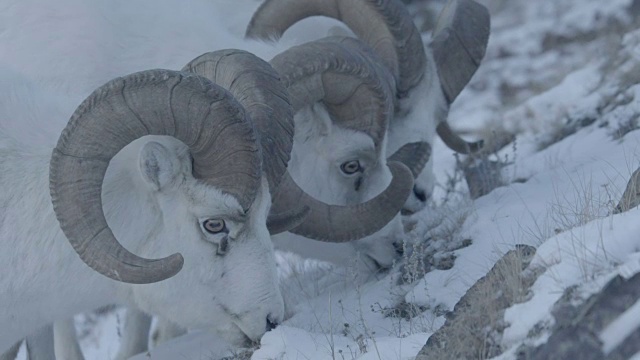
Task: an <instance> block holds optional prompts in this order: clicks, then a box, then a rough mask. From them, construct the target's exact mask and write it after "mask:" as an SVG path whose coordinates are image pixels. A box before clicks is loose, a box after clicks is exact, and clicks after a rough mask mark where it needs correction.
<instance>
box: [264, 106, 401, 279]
mask: <svg viewBox="0 0 640 360" xmlns="http://www.w3.org/2000/svg"><path fill="white" fill-rule="evenodd" d="M295 123H296V132H295V136H294V142H293V151H292V152H291V161H290V163H289V172H290V173H291V176H292V177H293V178H294V179H295V181H296V182H297V183H298V184H300V186H301V187H302V188H303V189H304V190H305V191H306V192H307V193H309V194H311V195H312V196H314V197H315V198H317V199H320V200H322V201H324V202H327V203H332V204H336V205H353V204H359V203H362V202H365V201H368V200H370V199H372V198H373V197H375V196H376V195H378V194H379V193H381V192H382V191H383V190H384V189H385V188H386V187H387V186H388V185H389V183H390V182H391V178H392V175H391V172H390V170H389V168H388V167H387V165H386V157H385V155H384V154H385V152H384V149H383V148H384V146H380V147H381V148H382V149H380V148H379V149H376V147H375V146H374V141H373V139H372V138H371V137H370V136H368V135H366V134H365V133H363V132H359V131H353V130H349V129H345V128H342V127H340V126H339V125H337V124H335V122H333V121H332V120H331V118H330V117H329V114H328V113H327V111H326V108H325V107H324V106H323V105H322V104H320V103H316V104H315V105H313V106H311V107H310V106H306V107H304V108H302V109H301V110H300V111H298V113H297V114H296V116H295ZM292 236H294V235H292V234H287V235H285V236H277V237H275V242H276V245H277V246H282V245H285V246H283V247H286V249H287V250H293V251H296V252H300V253H302V254H303V255H308V256H311V257H314V258H320V259H322V260H328V261H332V262H334V263H347V262H349V261H352V260H353V258H354V256H353V255H354V251H357V252H359V253H360V255H363V257H364V260H365V265H367V266H368V267H370V266H374V268H376V267H389V266H391V265H392V264H393V261H394V259H395V258H396V257H397V251H396V247H397V245H398V244H400V245H401V244H402V240H403V237H404V233H403V230H402V225H401V219H400V215H399V214H398V215H396V217H395V218H394V219H393V220H392V221H390V222H389V223H388V224H387V225H386V226H385V227H384V228H382V229H381V230H379V231H378V232H376V233H374V234H372V235H370V236H367V237H365V238H363V239H360V240H356V241H352V242H350V243H342V244H328V243H319V242H315V241H311V240H302V239H300V238H298V239H296V240H293V239H290V238H291V237H292Z"/></svg>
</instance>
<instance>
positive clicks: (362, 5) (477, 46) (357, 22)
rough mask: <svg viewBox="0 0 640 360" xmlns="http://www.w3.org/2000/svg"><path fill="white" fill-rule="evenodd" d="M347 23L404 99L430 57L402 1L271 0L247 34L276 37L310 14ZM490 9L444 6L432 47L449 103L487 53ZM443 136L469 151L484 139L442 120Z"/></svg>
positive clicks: (460, 0) (458, 0)
mask: <svg viewBox="0 0 640 360" xmlns="http://www.w3.org/2000/svg"><path fill="white" fill-rule="evenodd" d="M316 15H321V16H328V17H332V18H334V19H337V20H340V21H342V22H344V23H345V24H346V25H347V26H349V28H350V29H351V30H352V31H353V32H354V33H355V34H356V35H357V36H358V37H359V38H360V39H362V40H363V41H364V42H365V43H367V44H368V45H369V46H371V47H372V48H374V49H375V51H376V53H377V54H378V55H380V56H381V57H382V59H383V61H384V63H385V64H386V65H387V66H388V67H389V69H391V71H392V72H393V74H394V77H395V79H396V96H397V97H398V98H403V97H405V96H407V94H409V92H410V91H411V90H412V89H413V88H414V87H415V86H416V85H417V84H418V83H419V82H420V80H421V79H422V78H423V77H424V76H425V71H426V64H427V57H426V54H425V51H424V46H423V44H422V39H421V37H420V33H419V31H418V29H417V28H416V26H415V24H414V23H413V20H412V19H411V16H410V14H409V13H408V12H407V10H406V9H405V7H404V5H403V4H402V3H401V2H400V1H399V0H342V1H339V0H328V1H325V0H304V1H301V0H266V1H265V2H264V3H263V4H262V5H261V6H260V7H259V8H258V10H257V11H256V12H255V14H254V15H253V18H252V19H251V22H250V23H249V26H248V28H247V32H246V36H247V37H250V38H260V39H265V40H266V39H277V38H279V37H280V36H282V34H283V33H284V32H285V31H286V30H287V29H288V28H289V27H290V26H291V25H293V24H295V23H296V22H298V21H300V20H302V19H304V18H306V17H310V16H316ZM489 22H490V18H489V12H488V11H487V9H486V8H485V7H484V6H482V5H480V4H478V3H476V2H475V1H473V0H450V1H449V3H448V4H447V5H446V7H445V9H444V10H443V12H442V14H441V16H440V18H439V21H438V24H437V26H436V29H435V30H434V39H433V42H432V43H431V45H430V47H431V48H432V50H433V55H434V60H435V65H436V68H437V72H438V78H439V79H440V82H441V86H442V90H443V92H444V94H445V97H446V99H447V102H448V104H451V103H452V102H453V100H455V98H456V97H457V96H458V94H459V93H460V91H462V89H463V88H464V87H465V86H466V85H467V84H468V83H469V81H470V80H471V77H472V76H473V74H474V73H475V71H476V70H477V68H478V66H479V65H480V61H481V60H482V58H483V57H484V53H485V50H486V47H487V42H488V38H489ZM439 121H440V124H439V126H438V135H439V136H440V137H441V138H442V140H443V141H444V143H445V144H446V145H447V146H449V147H450V148H451V149H452V150H454V151H457V152H461V153H464V154H469V153H471V152H475V151H478V150H479V149H480V148H482V142H475V143H474V142H466V141H465V140H464V139H462V138H461V137H460V136H458V135H457V134H455V133H454V132H452V131H451V128H450V127H449V125H448V124H447V123H446V121H447V119H446V117H443V118H442V119H439Z"/></svg>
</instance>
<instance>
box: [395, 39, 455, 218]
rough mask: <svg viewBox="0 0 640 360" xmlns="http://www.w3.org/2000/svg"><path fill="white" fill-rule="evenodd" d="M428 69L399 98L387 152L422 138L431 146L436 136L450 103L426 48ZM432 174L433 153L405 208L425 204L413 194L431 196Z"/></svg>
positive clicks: (416, 180) (433, 176)
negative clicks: (410, 89) (437, 128)
mask: <svg viewBox="0 0 640 360" xmlns="http://www.w3.org/2000/svg"><path fill="white" fill-rule="evenodd" d="M426 51H427V68H426V69H425V75H424V77H423V78H422V81H420V83H419V84H418V85H417V86H416V87H415V88H414V89H413V90H412V91H411V92H410V93H409V96H407V98H405V99H402V100H401V101H400V106H399V107H400V111H398V112H396V116H395V117H394V118H393V120H391V122H390V124H389V132H388V134H389V135H388V136H389V143H388V146H387V155H391V154H393V153H394V152H395V151H396V150H398V149H399V148H400V147H402V146H403V145H404V144H407V143H411V142H417V141H424V142H427V143H429V144H430V145H431V146H432V148H433V144H434V140H435V136H436V127H437V125H438V124H439V123H440V122H442V121H445V120H446V115H447V113H448V109H449V105H448V104H447V101H446V99H445V96H444V93H443V92H442V87H441V86H440V80H439V79H438V73H437V69H436V66H435V62H434V61H433V58H432V56H431V53H430V49H429V48H427V49H426ZM435 183H436V180H435V175H434V174H433V156H431V157H430V158H429V161H428V162H427V164H426V165H425V167H424V169H423V170H422V172H421V173H420V174H419V175H418V177H417V178H416V179H414V193H412V194H411V195H410V196H409V198H408V199H407V202H406V203H405V206H404V209H405V210H409V211H411V212H417V211H418V210H420V209H422V208H423V207H424V206H425V205H426V204H425V202H424V201H422V200H420V199H418V198H417V196H416V192H419V191H421V192H423V193H424V194H425V195H426V198H427V199H428V198H430V197H431V195H432V193H433V189H434V187H435Z"/></svg>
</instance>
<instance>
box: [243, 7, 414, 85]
mask: <svg viewBox="0 0 640 360" xmlns="http://www.w3.org/2000/svg"><path fill="white" fill-rule="evenodd" d="M310 16H327V17H331V18H334V19H336V20H339V21H342V22H344V23H345V24H346V25H347V26H348V27H349V28H350V29H351V30H352V31H353V32H354V33H355V34H356V35H357V36H358V38H360V39H361V40H362V41H364V42H365V43H366V44H367V45H369V46H371V47H372V48H373V49H374V51H375V52H376V53H377V54H378V55H379V56H380V57H381V58H382V60H383V61H384V64H385V65H387V66H388V68H389V69H390V70H391V71H392V73H393V75H394V77H395V79H396V87H397V96H399V97H404V96H405V95H406V94H407V93H408V92H409V91H410V90H411V89H412V88H413V87H415V86H416V85H417V84H418V83H419V82H420V80H421V79H422V76H423V75H424V71H425V66H426V63H427V58H426V55H425V52H424V45H423V44H422V38H421V37H420V32H419V31H418V29H417V28H416V26H415V24H414V23H413V20H412V18H411V15H410V14H409V12H408V11H407V10H406V8H405V6H404V4H402V2H400V0H305V1H300V0H266V1H265V2H264V3H262V5H261V6H260V7H259V8H258V10H256V12H255V13H254V14H253V17H252V18H251V22H250V23H249V26H248V27H247V31H246V37H248V38H256V39H263V40H276V39H278V38H280V37H281V36H282V34H284V32H285V31H286V30H287V29H288V28H289V27H290V26H292V25H293V24H295V23H296V22H298V21H300V20H302V19H304V18H307V17H310Z"/></svg>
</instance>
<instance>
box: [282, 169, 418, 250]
mask: <svg viewBox="0 0 640 360" xmlns="http://www.w3.org/2000/svg"><path fill="white" fill-rule="evenodd" d="M388 166H389V169H390V170H391V174H392V175H393V179H392V180H391V183H390V184H389V186H387V188H386V189H385V190H384V191H383V192H382V193H381V194H379V195H378V196H376V197H374V198H373V199H371V200H369V201H367V202H364V203H362V204H358V205H350V206H339V205H327V204H325V203H322V202H320V201H318V200H316V199H314V198H312V197H310V196H309V195H307V193H305V192H304V190H302V189H300V187H298V185H297V184H296V183H295V181H294V180H293V179H292V178H291V176H290V175H289V173H288V172H287V173H286V174H285V176H284V177H283V180H282V184H281V186H280V189H279V193H278V194H277V195H276V202H275V203H274V204H273V210H272V211H275V212H276V213H278V212H284V211H286V209H290V208H292V207H298V206H308V207H309V208H310V209H311V213H310V214H309V216H307V217H306V218H305V219H304V221H303V222H302V224H300V225H299V226H297V227H296V228H294V229H292V230H290V231H291V232H292V233H294V234H298V235H302V236H304V237H308V238H311V239H315V240H320V241H327V242H347V241H351V240H357V239H361V238H363V237H365V236H368V235H371V234H373V233H375V232H377V231H378V230H380V229H381V228H383V227H384V226H385V225H386V224H388V223H389V221H391V219H393V218H394V217H395V216H396V215H397V214H398V212H399V210H400V209H401V208H402V206H403V205H404V203H405V201H406V199H407V197H408V196H409V194H410V193H411V191H412V189H413V178H412V176H411V171H410V170H409V169H407V167H406V166H404V165H403V164H401V163H398V162H389V163H388Z"/></svg>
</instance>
